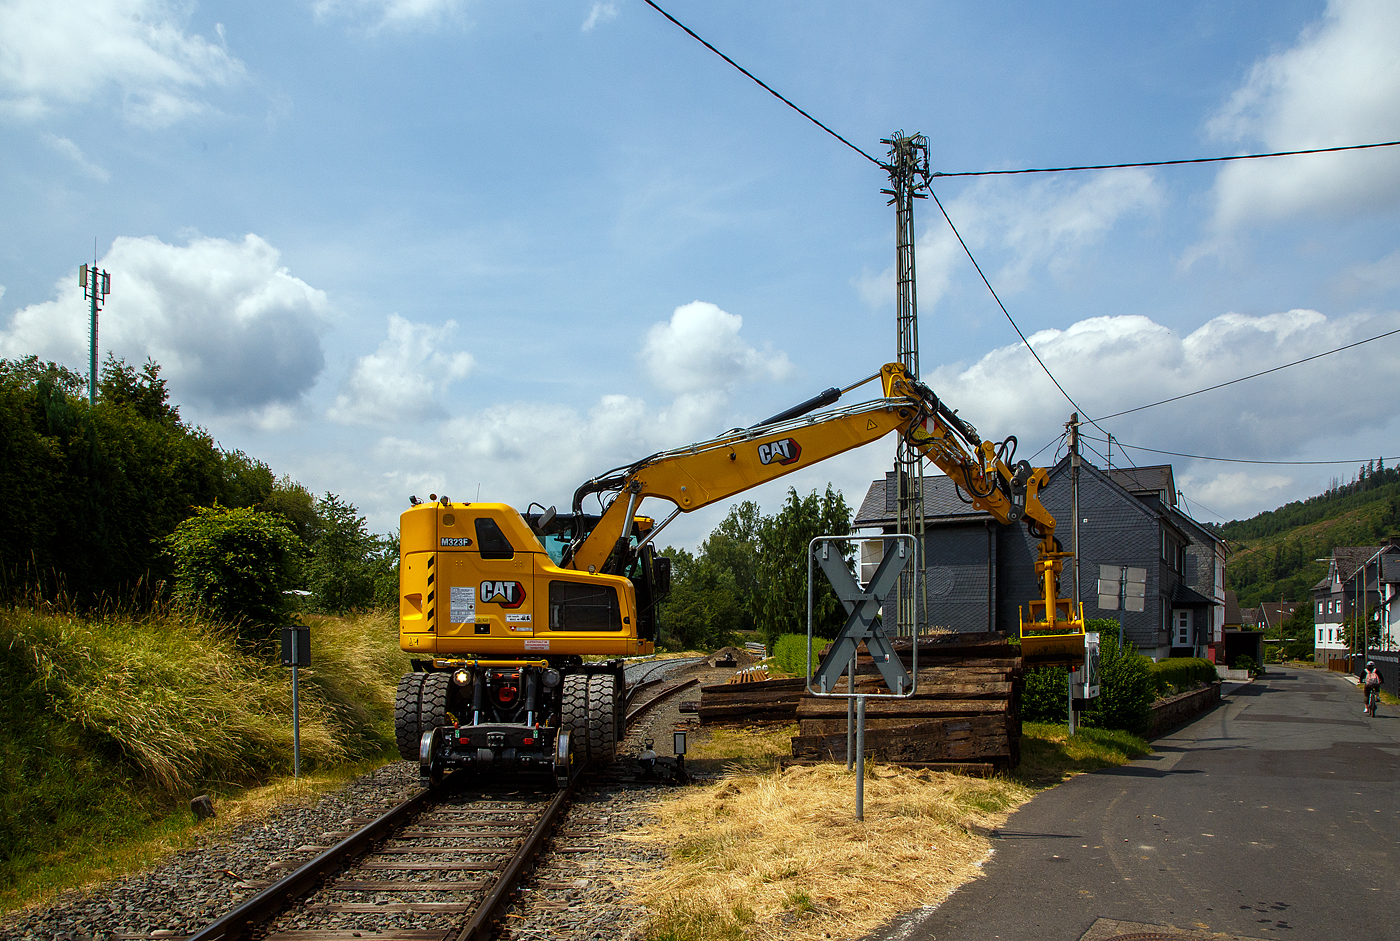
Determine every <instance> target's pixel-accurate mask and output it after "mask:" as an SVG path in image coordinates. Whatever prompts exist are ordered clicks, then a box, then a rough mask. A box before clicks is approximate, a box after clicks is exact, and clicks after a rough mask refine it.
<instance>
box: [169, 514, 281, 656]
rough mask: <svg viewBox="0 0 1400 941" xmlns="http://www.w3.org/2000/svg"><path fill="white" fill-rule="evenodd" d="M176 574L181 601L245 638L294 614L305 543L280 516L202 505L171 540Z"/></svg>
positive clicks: (261, 635)
mask: <svg viewBox="0 0 1400 941" xmlns="http://www.w3.org/2000/svg"><path fill="white" fill-rule="evenodd" d="M165 544H166V552H167V554H168V555H169V556H170V557H171V559H172V566H171V567H172V568H173V569H174V575H175V600H176V601H177V602H178V603H179V604H181V605H183V606H185V607H187V608H190V609H193V610H197V611H202V612H204V613H205V614H206V615H207V616H209V617H210V618H212V619H214V620H216V621H222V622H224V623H226V624H233V625H237V626H238V627H239V630H240V634H241V635H242V636H243V637H244V639H245V640H254V641H259V640H265V639H266V638H267V637H269V636H270V633H269V632H267V631H265V630H263V629H264V628H267V627H270V626H271V625H274V624H276V623H278V621H279V620H280V619H281V618H282V616H283V614H284V613H285V612H286V611H287V610H288V603H287V596H286V595H285V594H283V592H284V591H286V590H287V589H290V588H291V587H292V585H293V583H294V578H295V575H296V565H297V561H298V553H299V550H300V548H301V540H300V539H298V538H297V537H296V534H295V533H294V532H293V531H292V527H291V525H290V524H289V523H288V522H287V520H286V519H285V518H284V517H282V516H281V515H279V514H276V513H260V512H258V511H257V510H253V509H249V508H235V509H228V508H225V507H221V506H213V507H199V508H198V509H196V510H195V513H194V515H193V516H191V517H189V518H188V519H186V520H184V521H183V522H181V523H180V524H179V525H178V526H176V527H175V531H174V532H173V533H171V534H170V535H169V536H168V537H166V540H165Z"/></svg>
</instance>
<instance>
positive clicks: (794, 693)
mask: <svg viewBox="0 0 1400 941" xmlns="http://www.w3.org/2000/svg"><path fill="white" fill-rule="evenodd" d="M895 649H896V652H897V653H898V655H899V656H900V658H901V659H902V660H903V661H904V664H905V668H906V669H909V668H910V666H911V662H912V657H911V645H910V644H909V642H908V641H905V642H903V644H901V643H899V642H896V644H895ZM863 650H864V648H862V653H861V654H860V655H859V657H858V658H857V661H856V692H858V693H859V692H869V693H887V692H888V689H887V688H886V687H885V685H884V681H883V679H882V678H881V677H880V674H879V671H878V669H877V668H876V667H875V664H874V663H873V662H872V661H871V660H870V658H869V656H868V655H867V654H865V653H864V652H863ZM1021 687H1022V668H1021V658H1020V653H1019V649H1018V648H1017V647H1015V646H1014V645H1012V644H1009V643H1008V642H1007V638H1006V635H1005V634H1000V633H987V634H952V635H934V636H925V637H921V638H920V640H919V687H918V693H917V694H916V695H915V696H913V697H912V698H908V699H870V700H867V701H866V721H865V729H866V731H865V748H866V755H867V757H869V758H872V759H874V760H877V761H887V762H891V763H896V764H904V765H915V766H926V767H950V766H956V765H967V766H969V767H971V766H978V767H985V766H992V767H994V768H996V769H998V770H1006V769H1010V768H1014V767H1016V765H1017V764H1018V763H1019V761H1020V739H1021ZM846 688H847V683H846V679H845V678H844V677H843V678H842V679H841V681H840V682H839V683H838V684H837V687H836V689H835V690H833V692H839V693H844V692H845V691H846ZM846 704H847V700H846V699H845V698H844V697H843V698H826V697H818V696H810V695H807V693H806V684H805V682H804V681H803V680H801V679H795V680H769V681H767V682H762V683H745V684H742V685H740V686H707V687H704V688H703V689H702V690H701V701H700V721H701V722H735V721H746V722H754V721H769V722H782V721H786V722H792V721H797V722H799V734H798V735H797V736H796V737H794V738H793V740H792V754H793V757H794V758H795V759H799V760H816V761H842V762H844V761H845V760H846Z"/></svg>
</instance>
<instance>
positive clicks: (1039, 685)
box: [1021, 667, 1069, 722]
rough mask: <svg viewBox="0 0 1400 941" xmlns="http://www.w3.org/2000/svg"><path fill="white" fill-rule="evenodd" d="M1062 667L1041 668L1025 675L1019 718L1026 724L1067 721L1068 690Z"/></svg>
mask: <svg viewBox="0 0 1400 941" xmlns="http://www.w3.org/2000/svg"><path fill="white" fill-rule="evenodd" d="M1065 676H1066V671H1065V669H1064V668H1063V667H1041V668H1040V669H1038V670H1031V671H1030V672H1028V673H1027V674H1026V685H1025V688H1024V689H1023V690H1022V691H1021V717H1022V718H1023V719H1025V720H1026V721H1028V722H1067V721H1069V688H1068V687H1067V686H1066V685H1065V684H1066V679H1065Z"/></svg>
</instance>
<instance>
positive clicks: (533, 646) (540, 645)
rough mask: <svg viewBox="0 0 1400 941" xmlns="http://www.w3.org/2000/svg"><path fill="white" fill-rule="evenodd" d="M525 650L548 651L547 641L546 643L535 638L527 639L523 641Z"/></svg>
mask: <svg viewBox="0 0 1400 941" xmlns="http://www.w3.org/2000/svg"><path fill="white" fill-rule="evenodd" d="M525 649H526V650H548V649H549V641H547V640H538V639H535V638H530V639H528V640H526V641H525Z"/></svg>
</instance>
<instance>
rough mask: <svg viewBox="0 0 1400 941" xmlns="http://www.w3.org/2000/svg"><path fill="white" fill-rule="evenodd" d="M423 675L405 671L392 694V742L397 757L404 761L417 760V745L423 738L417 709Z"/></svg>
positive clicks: (421, 691) (421, 690) (420, 696)
mask: <svg viewBox="0 0 1400 941" xmlns="http://www.w3.org/2000/svg"><path fill="white" fill-rule="evenodd" d="M425 676H427V674H426V673H405V674H404V675H403V676H402V677H400V678H399V689H398V692H396V693H395V694H394V744H396V745H397V746H398V747H399V757H400V758H402V759H403V760H404V761H417V760H418V747H419V743H420V741H421V740H422V738H423V732H422V730H421V729H420V728H419V727H418V709H419V701H420V699H421V698H422V695H423V677H425Z"/></svg>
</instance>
